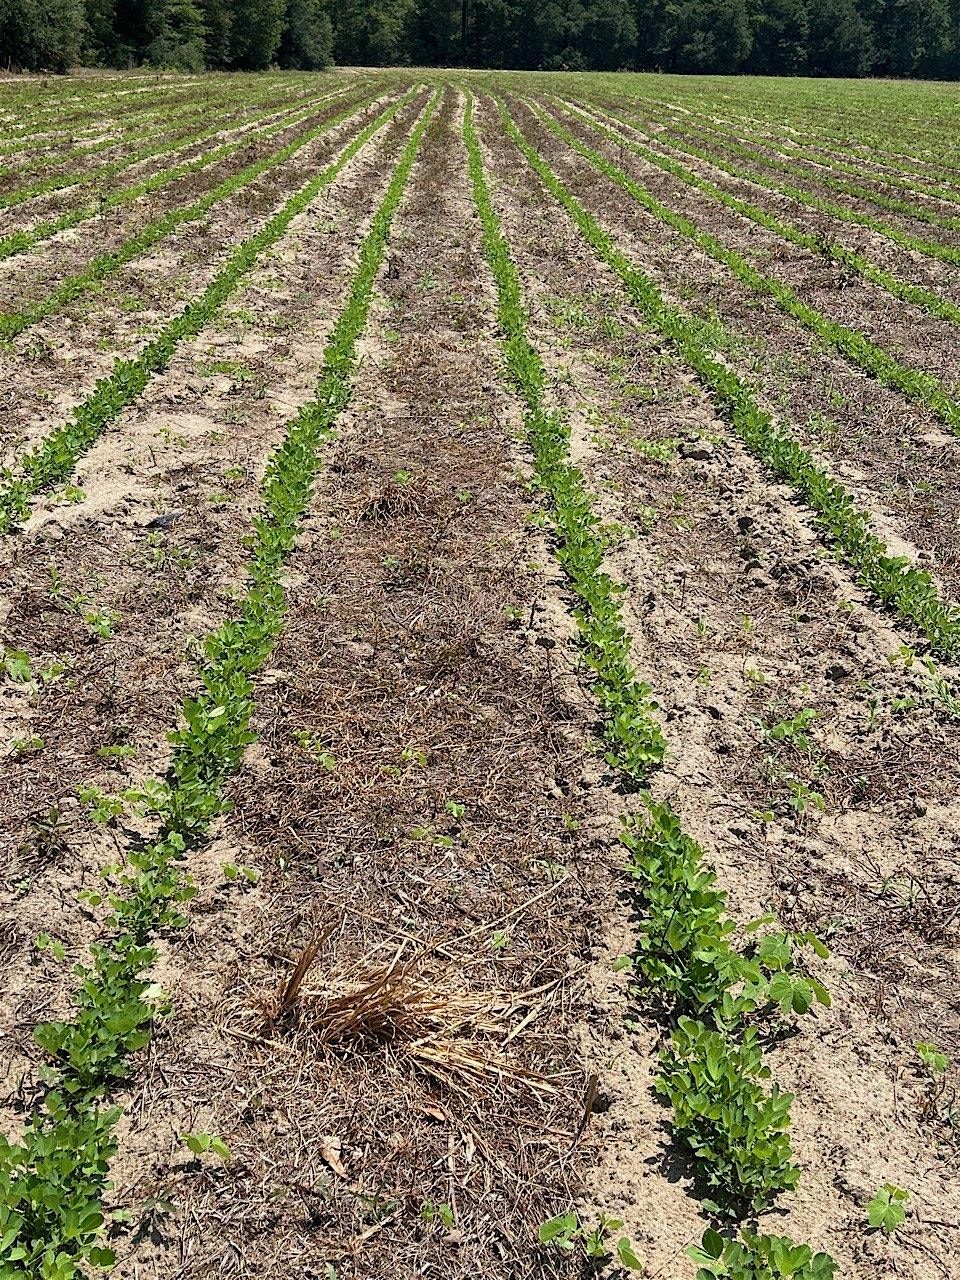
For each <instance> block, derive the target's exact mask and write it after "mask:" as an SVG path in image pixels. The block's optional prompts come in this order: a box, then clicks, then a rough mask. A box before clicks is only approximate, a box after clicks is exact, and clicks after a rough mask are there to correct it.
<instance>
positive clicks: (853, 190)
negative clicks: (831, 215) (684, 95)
mask: <svg viewBox="0 0 960 1280" xmlns="http://www.w3.org/2000/svg"><path fill="white" fill-rule="evenodd" d="M732 123H733V124H734V127H733V129H731V128H729V127H727V122H723V125H722V126H721V127H718V124H717V122H715V121H714V120H712V119H711V118H710V117H709V115H704V114H703V113H702V112H701V113H699V114H697V115H695V116H694V117H693V119H692V120H689V121H684V122H683V123H682V124H681V123H678V122H674V123H673V124H672V126H671V127H672V129H673V130H675V131H676V132H677V133H679V134H680V135H682V136H686V137H688V138H689V137H691V135H692V136H693V138H694V140H696V137H697V136H700V137H703V135H707V137H708V138H709V139H711V140H713V141H715V142H717V143H719V144H721V145H724V146H726V145H728V144H729V143H730V142H734V143H735V144H737V145H738V146H741V147H743V148H744V155H745V156H747V155H748V156H750V157H752V158H753V159H754V160H755V161H756V162H758V163H760V164H761V165H763V166H766V165H767V164H768V163H770V164H772V165H775V166H776V167H777V168H780V169H781V170H782V171H784V172H787V173H791V172H792V173H794V174H795V175H796V176H799V177H802V178H807V177H809V178H811V179H813V180H816V179H817V178H819V177H821V176H822V177H823V178H825V179H826V180H827V182H828V183H829V182H830V180H831V179H836V180H837V181H838V182H839V183H840V184H841V185H840V186H838V187H836V188H835V189H837V190H839V191H841V192H847V193H849V194H852V195H859V196H862V197H863V198H864V199H866V200H872V199H873V195H874V192H873V189H872V188H870V187H860V186H858V185H857V184H856V183H854V184H849V186H848V185H847V184H845V183H844V176H847V177H853V178H855V179H857V180H858V182H864V181H867V182H875V183H877V184H878V186H880V187H881V188H882V187H889V188H892V189H893V190H894V191H896V192H901V193H902V192H906V193H907V195H912V196H924V197H929V198H931V199H933V200H938V201H940V202H942V203H945V204H946V205H947V206H948V208H947V210H946V211H945V216H946V217H947V218H948V219H949V218H950V217H951V216H952V215H955V210H953V209H951V208H950V207H949V206H950V205H953V204H956V202H957V201H958V200H960V189H958V188H957V186H956V171H955V170H954V171H952V172H951V171H950V170H948V171H947V172H946V173H941V174H939V175H937V174H930V173H924V172H922V171H921V170H918V169H916V168H913V169H911V168H910V167H909V165H907V166H906V167H905V166H904V164H903V163H901V164H899V165H894V164H886V165H885V164H884V162H883V161H882V160H880V159H879V158H878V157H877V155H876V154H875V153H873V152H871V151H869V150H866V149H865V148H866V146H867V144H865V143H861V148H863V150H862V153H861V152H860V151H858V153H857V154H856V163H851V162H850V151H849V150H846V151H844V152H843V153H842V154H837V152H835V151H831V150H828V149H827V150H825V149H824V144H823V143H822V142H818V141H817V140H816V137H815V133H814V131H811V130H810V129H804V131H803V133H802V134H801V136H800V137H799V138H793V137H787V138H784V137H783V136H782V135H773V136H771V134H770V131H769V129H766V130H763V129H760V130H757V129H755V128H744V127H743V126H742V125H740V124H736V123H735V122H732ZM818 148H819V150H818ZM901 159H902V160H906V157H902V158H901ZM876 194H879V196H880V197H881V199H882V198H883V197H884V196H886V195H887V192H885V191H883V190H880V191H879V192H877V193H876ZM893 207H894V208H895V209H897V211H899V212H906V213H907V214H909V215H910V216H912V217H918V216H919V217H920V218H921V220H926V219H925V217H924V213H925V211H923V210H921V211H920V212H919V213H918V211H917V205H916V204H915V203H914V204H911V205H908V206H906V207H904V206H903V205H902V203H901V204H899V205H897V204H894V206H893Z"/></svg>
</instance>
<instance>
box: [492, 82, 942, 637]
mask: <svg viewBox="0 0 960 1280" xmlns="http://www.w3.org/2000/svg"><path fill="white" fill-rule="evenodd" d="M499 108H500V113H501V119H502V121H503V126H504V128H505V130H506V132H507V134H508V136H509V137H510V138H511V139H512V140H513V142H514V143H515V144H516V146H517V147H518V148H519V150H520V151H521V153H522V154H523V155H524V156H525V157H526V159H527V161H528V163H529V164H530V165H531V167H532V168H533V169H534V171H535V172H536V173H537V175H538V176H539V178H540V179H541V181H542V182H543V185H544V186H545V187H546V189H547V190H548V191H549V192H550V193H551V195H553V196H554V198H555V199H556V200H557V202H558V203H559V204H560V206H561V207H562V208H563V209H564V210H565V211H566V213H567V214H568V215H569V217H570V219H571V221H572V222H573V224H574V226H575V227H576V229H577V230H578V231H579V233H580V234H581V236H582V237H583V239H584V240H585V241H586V242H587V244H589V245H590V247H591V248H592V249H593V250H594V252H595V254H596V255H597V257H598V258H599V259H600V260H601V261H602V262H603V263H604V264H605V265H606V266H607V267H609V268H610V269H611V270H612V271H613V272H614V274H615V275H616V276H617V277H618V278H619V280H620V282H621V284H622V285H623V288H624V290H625V291H626V293H627V296H628V297H629V299H630V301H631V303H632V304H633V305H634V307H636V309H637V310H638V311H639V313H640V314H641V315H642V316H643V317H644V319H645V321H646V323H647V325H648V327H649V328H650V329H651V330H653V331H654V332H655V333H659V334H661V335H662V336H663V337H664V338H666V339H667V340H668V341H669V342H670V343H671V344H672V345H673V346H674V347H675V348H676V349H677V351H678V352H679V353H680V355H681V357H682V358H683V360H684V362H685V363H686V364H687V366H688V367H689V368H690V369H692V370H693V371H694V373H695V374H696V375H697V377H698V378H699V379H700V381H701V382H702V384H703V385H704V386H705V387H706V388H707V390H708V391H709V393H710V395H711V397H712V399H713V401H714V403H715V405H716V406H717V408H718V409H719V410H720V412H721V413H722V414H723V415H724V416H725V417H726V418H727V420H728V421H729V422H730V423H731V425H732V426H733V428H734V430H735V432H736V434H737V435H738V436H739V438H740V439H741V440H742V441H743V443H744V444H745V445H746V447H747V448H748V449H749V450H750V452H751V453H753V454H754V455H755V456H756V457H757V458H758V459H759V460H760V461H761V462H762V463H764V464H765V465H766V466H767V467H769V468H770V470H771V471H773V472H774V473H775V474H776V475H778V476H779V477H780V478H781V479H782V480H784V481H785V482H786V483H787V484H789V485H790V486H791V487H792V488H793V489H794V491H795V492H796V494H797V495H798V497H799V498H801V499H802V500H803V501H804V502H805V503H806V504H807V505H808V506H809V507H810V508H811V510H812V511H813V513H814V515H815V518H816V522H817V524H818V526H819V528H820V529H821V531H822V532H824V533H825V534H826V535H827V536H828V538H829V539H830V540H831V541H832V543H833V546H834V548H835V549H836V550H837V551H838V552H839V553H840V554H841V555H842V557H843V558H844V559H845V560H846V561H847V563H848V564H849V565H850V566H851V567H852V568H853V569H854V571H855V573H856V575H857V578H858V580H859V581H860V583H861V584H862V585H863V586H864V587H866V588H867V589H868V590H869V591H870V592H871V594H872V595H873V596H874V597H875V598H876V599H877V600H879V601H880V602H882V603H883V604H884V605H886V606H888V607H889V608H891V609H893V610H894V611H895V612H896V613H897V614H898V615H899V616H900V617H901V618H902V619H904V620H905V621H907V622H909V623H910V625H911V626H912V627H914V628H915V629H916V630H917V631H918V632H919V633H920V635H922V636H923V638H924V639H925V640H926V642H927V644H928V645H929V647H930V649H931V651H932V652H933V653H934V654H936V655H937V656H939V657H941V658H945V659H948V660H949V659H954V658H956V657H957V655H958V654H960V606H958V605H957V604H955V603H953V602H951V601H949V600H945V599H944V598H943V597H942V596H941V594H940V592H939V590H938V587H937V584H936V582H935V581H934V579H933V576H932V574H930V573H929V572H928V571H927V570H926V569H920V568H917V567H916V565H914V564H912V563H911V562H910V561H909V560H908V559H907V558H906V557H904V556H895V555H892V554H891V553H890V551H889V549H888V548H887V546H886V544H885V543H884V542H883V540H882V538H880V537H879V536H878V535H877V534H876V533H875V532H874V530H873V528H872V525H871V521H870V517H869V516H868V515H867V513H866V512H864V511H862V510H861V509H860V508H859V507H858V506H857V504H856V503H855V502H854V500H853V498H852V497H851V495H850V494H849V493H848V492H847V490H846V489H845V488H844V486H843V485H842V484H841V483H840V481H839V480H837V479H836V478H835V477H834V476H832V475H830V474H829V473H828V472H826V471H825V470H824V469H823V468H822V467H821V466H820V465H819V464H818V463H817V462H816V461H815V460H814V459H813V457H812V456H811V455H810V454H809V453H808V452H807V450H806V449H804V448H803V447H802V446H801V445H800V444H798V443H797V441H796V440H795V439H794V438H793V437H792V436H791V435H790V434H789V433H787V432H786V431H784V430H782V429H781V428H780V427H778V426H777V425H776V424H775V422H774V420H773V417H772V415H771V414H770V413H768V412H767V411H766V410H765V409H763V408H761V406H760V405H759V403H758V401H757V399H756V397H755V395H754V393H753V391H752V390H751V388H750V387H749V386H748V384H747V383H746V382H745V381H744V380H743V379H742V378H741V377H740V376H739V375H738V374H737V373H735V372H734V370H732V369H730V368H728V367H727V365H726V364H724V363H723V361H722V359H720V358H718V356H717V354H716V347H717V346H719V345H720V344H722V343H723V341H724V340H725V338H726V333H725V331H723V330H722V326H721V327H720V332H719V333H718V334H712V335H711V334H707V333H705V332H704V330H703V327H702V326H700V325H698V324H697V323H696V322H695V321H693V320H691V319H690V318H689V317H688V316H687V315H685V314H684V312H683V311H681V310H680V309H679V308H678V307H675V306H673V305H672V304H670V303H668V302H667V301H666V300H665V299H664V297H663V295H662V294H661V293H660V290H659V289H658V288H657V286H656V285H655V284H654V282H653V281H652V280H651V279H650V277H649V276H647V275H645V274H644V272H642V271H641V270H640V269H639V268H638V267H637V266H636V265H635V264H634V263H633V262H631V261H630V260H629V259H628V258H627V257H626V255H625V254H623V253H622V252H621V251H620V250H619V249H618V248H617V246H616V245H615V243H614V241H613V239H612V237H611V236H610V234H609V233H608V232H607V231H606V230H604V229H603V228H602V227H601V226H600V225H599V224H598V223H597V221H596V219H594V218H593V217H592V215H591V214H590V213H588V211H587V210H586V209H585V208H584V207H583V205H581V204H580V202H579V201H578V200H577V199H576V197H574V196H573V195H571V193H570V192H569V191H567V189H566V187H564V185H563V184H562V183H561V181H560V180H559V178H558V177H557V175H556V174H555V173H554V172H553V170H552V169H551V168H550V166H549V165H548V164H547V163H546V161H545V160H544V159H543V158H542V156H541V155H540V154H539V152H538V151H537V150H536V149H535V148H534V147H533V146H532V145H531V144H530V143H529V142H528V140H527V139H526V137H525V136H524V135H523V133H522V132H521V131H520V129H519V128H518V127H517V125H516V123H515V122H514V120H513V119H512V117H511V116H510V114H509V112H508V110H507V108H506V106H505V105H504V103H503V102H502V101H501V102H499ZM714 344H716V345H714Z"/></svg>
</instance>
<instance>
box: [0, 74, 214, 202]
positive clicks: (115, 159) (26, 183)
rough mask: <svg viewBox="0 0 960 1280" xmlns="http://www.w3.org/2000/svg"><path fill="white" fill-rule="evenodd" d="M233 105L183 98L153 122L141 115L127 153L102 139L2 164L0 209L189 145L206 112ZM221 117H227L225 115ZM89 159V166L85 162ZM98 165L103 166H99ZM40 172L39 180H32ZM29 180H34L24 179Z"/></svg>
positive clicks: (119, 144)
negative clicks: (149, 139) (146, 142)
mask: <svg viewBox="0 0 960 1280" xmlns="http://www.w3.org/2000/svg"><path fill="white" fill-rule="evenodd" d="M229 106H234V109H236V107H235V104H229V103H228V104H213V103H201V104H200V105H198V104H197V102H196V100H195V99H187V100H186V104H185V106H184V107H183V109H182V110H180V111H175V112H172V113H168V112H167V111H166V110H165V109H163V108H160V109H158V111H157V115H156V118H155V119H154V118H152V117H151V116H146V117H145V118H144V119H143V120H142V121H139V122H137V124H136V126H135V127H134V126H131V132H132V134H133V146H134V148H135V149H134V150H130V148H129V147H128V146H125V145H124V143H123V142H122V141H114V140H113V139H111V138H109V137H107V136H106V135H102V136H101V137H100V138H98V139H97V140H96V142H95V143H93V144H91V145H90V146H89V147H87V148H82V149H69V150H64V151H62V152H59V153H56V154H54V155H52V156H44V157H40V158H36V157H33V156H32V153H31V156H32V158H31V160H30V161H29V162H27V163H25V164H23V165H20V166H17V167H15V168H14V167H10V166H7V167H6V168H4V169H0V209H10V208H17V209H18V212H19V206H20V205H22V204H23V203H24V202H26V201H28V200H34V199H36V198H38V197H40V196H43V195H49V194H53V193H56V192H59V191H63V190H66V189H67V188H76V187H83V186H85V185H87V184H90V183H93V182H96V181H98V180H103V179H105V178H109V177H112V176H113V175H114V174H116V173H122V172H123V171H124V170H125V169H127V168H130V167H131V166H132V165H134V164H138V163H140V162H141V161H143V160H147V159H149V158H150V157H152V156H153V155H156V154H159V153H162V152H164V151H169V150H172V149H175V148H176V147H180V146H186V145H189V143H190V142H191V140H192V139H193V138H195V137H199V136H202V134H201V131H202V125H203V123H204V121H205V120H207V121H208V120H209V118H210V113H211V111H214V112H216V111H217V110H218V109H219V110H220V111H222V112H225V108H226V107H229ZM224 118H225V119H227V118H228V117H227V116H226V114H224ZM144 136H147V137H152V139H153V140H152V142H151V143H150V145H149V146H147V147H144V146H143V145H142V140H143V138H144ZM87 160H89V161H92V162H93V164H92V165H91V166H90V167H87V165H85V164H84V161H87ZM101 161H103V163H101ZM35 174H39V175H40V176H39V177H38V178H34V175H35ZM31 178H33V181H30V180H29V179H31Z"/></svg>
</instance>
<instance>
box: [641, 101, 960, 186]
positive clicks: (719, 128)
mask: <svg viewBox="0 0 960 1280" xmlns="http://www.w3.org/2000/svg"><path fill="white" fill-rule="evenodd" d="M781 106H782V103H779V104H778V107H777V110H779V108H780V107H781ZM643 110H644V113H645V114H646V115H647V116H648V118H651V120H652V123H654V124H655V125H657V126H661V125H662V122H663V118H662V115H657V114H656V113H654V114H653V115H652V116H651V115H650V108H649V105H648V104H645V105H644V107H643ZM760 110H761V111H768V112H769V111H770V104H769V103H768V104H766V106H764V107H763V108H761V109H760ZM873 115H874V113H873V112H872V111H871V116H873ZM897 117H898V118H897V120H896V122H895V123H896V124H899V123H900V120H899V112H897ZM842 119H843V123H844V125H846V126H849V127H853V128H855V130H856V136H855V137H854V138H851V137H850V133H849V128H848V129H847V131H846V132H845V133H844V134H834V135H833V136H834V137H835V138H837V139H838V140H839V142H840V143H841V144H842V146H843V148H844V154H845V155H849V154H850V151H851V150H853V151H854V152H856V153H858V156H859V153H861V152H865V153H866V154H865V156H864V158H865V159H867V160H868V161H869V160H871V159H874V158H875V155H876V154H877V153H880V154H887V155H890V156H891V159H892V161H894V162H896V163H897V165H898V166H900V167H901V169H903V168H907V169H909V168H910V167H911V166H913V165H918V164H919V165H924V164H925V165H926V166H927V167H932V168H934V169H935V170H938V172H937V173H936V174H935V175H934V176H935V177H936V178H937V180H938V181H940V182H945V181H949V180H950V179H951V178H952V179H956V177H957V173H958V168H957V159H956V152H954V151H951V150H950V149H946V150H942V151H940V152H938V153H936V155H935V159H931V158H930V157H931V156H934V154H935V153H933V152H926V155H927V159H926V160H920V159H918V157H917V155H912V156H910V155H905V154H903V152H902V151H899V150H896V149H895V148H892V147H891V145H890V142H891V138H896V137H898V136H900V135H899V134H898V132H897V130H896V128H893V129H891V128H890V125H891V124H892V123H894V122H891V121H887V122H885V124H886V126H887V131H886V132H880V131H878V130H877V129H875V128H867V129H865V128H863V127H862V126H863V124H864V123H870V124H875V123H876V121H875V119H871V120H870V121H869V122H865V121H863V120H861V121H859V122H857V121H856V118H855V116H852V115H851V114H850V113H849V110H848V109H847V108H846V107H845V108H844V110H843V112H842ZM822 123H823V120H822V116H821V115H820V114H818V115H817V117H816V119H815V120H814V121H813V123H811V121H810V119H809V117H805V118H804V120H803V124H802V127H800V128H794V127H791V126H789V125H781V128H780V131H777V132H776V133H772V132H771V128H770V123H769V117H768V118H767V119H766V120H764V118H763V116H759V117H754V118H753V119H752V120H751V121H750V124H751V125H752V124H759V125H760V126H761V136H760V137H754V138H751V141H754V142H760V143H761V144H762V145H764V146H767V147H770V148H772V149H774V150H775V153H776V154H778V155H780V156H782V157H783V158H784V159H788V158H789V156H790V154H791V153H792V152H793V151H794V150H795V149H796V148H797V147H798V146H802V145H804V144H806V142H807V140H808V139H810V138H813V137H816V136H817V134H818V133H819V132H820V126H821V125H822ZM670 124H671V126H672V127H673V128H674V129H675V130H676V131H678V132H681V133H683V132H688V131H690V128H691V125H694V126H695V128H696V129H697V130H698V131H706V132H707V133H708V134H715V135H717V137H718V138H719V139H720V140H722V141H723V142H724V143H725V144H728V143H732V144H734V145H737V144H738V143H739V142H740V140H741V139H743V138H745V137H748V138H749V137H750V135H751V133H752V132H753V130H752V129H751V128H750V127H749V125H748V126H747V127H745V126H744V118H743V117H739V118H736V119H730V118H719V117H717V116H716V115H715V114H714V113H713V112H711V111H710V110H709V109H708V108H705V107H704V105H703V104H702V103H698V104H697V105H696V109H695V110H693V111H691V112H689V113H687V114H686V115H685V116H684V117H683V118H681V119H673V120H672V121H670ZM931 128H933V129H936V128H937V126H936V125H935V124H933V122H932V120H931V119H929V118H925V120H924V126H923V131H922V133H921V134H919V135H915V137H914V142H915V141H916V137H917V136H919V137H922V139H923V141H924V142H926V141H928V140H929V130H930V129H931ZM943 128H944V130H945V132H947V133H949V132H950V130H951V129H952V125H947V124H944V125H943ZM784 133H785V134H786V136H784ZM901 145H902V141H901ZM920 150H921V151H924V148H922V147H921V149H920ZM927 176H930V175H927Z"/></svg>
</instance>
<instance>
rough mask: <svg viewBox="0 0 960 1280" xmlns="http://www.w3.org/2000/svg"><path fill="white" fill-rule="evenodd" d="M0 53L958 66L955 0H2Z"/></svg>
mask: <svg viewBox="0 0 960 1280" xmlns="http://www.w3.org/2000/svg"><path fill="white" fill-rule="evenodd" d="M0 61H2V63H3V65H5V66H8V67H20V68H23V69H27V70H44V69H45V70H52V71H64V70H67V69H68V68H69V67H71V66H75V65H77V64H86V65H90V66H103V67H127V66H136V65H152V66H156V67H163V68H173V69H177V70H184V71H200V70H203V69H204V68H212V69H217V70H228V69H232V70H244V71H257V70H263V69H265V68H267V67H270V66H275V65H276V66H280V67H286V68H299V69H304V70H310V69H317V68H322V67H325V66H329V65H330V64H331V63H332V62H337V63H340V64H342V65H358V64H359V65H373V66H389V65H417V66H470V67H506V68H517V69H528V70H534V69H540V70H593V69H596V70H610V71H615V70H624V69H633V70H663V71H690V72H718V73H733V72H751V73H758V74H771V75H832V76H864V75H881V76H924V77H936V78H942V79H960V0H0Z"/></svg>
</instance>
